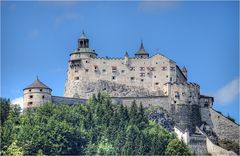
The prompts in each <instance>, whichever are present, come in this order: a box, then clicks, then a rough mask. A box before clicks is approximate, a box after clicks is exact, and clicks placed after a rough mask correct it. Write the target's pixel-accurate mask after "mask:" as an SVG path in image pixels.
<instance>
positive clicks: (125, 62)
mask: <svg viewBox="0 0 240 156" xmlns="http://www.w3.org/2000/svg"><path fill="white" fill-rule="evenodd" d="M124 64H125V65H129V56H128V52H127V51H126V53H125V55H124Z"/></svg>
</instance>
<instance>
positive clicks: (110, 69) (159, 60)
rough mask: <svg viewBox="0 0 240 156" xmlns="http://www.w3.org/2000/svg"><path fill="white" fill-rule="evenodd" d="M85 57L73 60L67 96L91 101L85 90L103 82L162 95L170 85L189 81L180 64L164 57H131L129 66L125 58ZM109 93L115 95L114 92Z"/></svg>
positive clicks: (67, 85) (66, 85) (69, 73)
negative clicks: (89, 86) (178, 66)
mask: <svg viewBox="0 0 240 156" xmlns="http://www.w3.org/2000/svg"><path fill="white" fill-rule="evenodd" d="M78 55H79V58H78ZM81 55H82V54H76V56H73V55H72V56H71V59H70V61H69V67H68V72H67V75H68V77H67V80H66V84H65V92H64V96H66V97H74V95H75V96H78V97H80V98H88V97H89V96H90V95H92V94H90V93H89V92H91V91H88V90H86V89H85V88H86V85H88V84H89V85H91V83H96V82H97V81H99V80H102V81H108V82H113V83H118V84H122V85H126V86H130V87H140V88H144V89H147V90H148V91H149V92H162V90H163V84H164V83H166V82H185V81H186V79H185V78H184V77H183V76H182V75H181V72H180V71H179V68H177V66H176V63H175V62H173V61H171V60H170V59H168V58H166V57H164V56H162V55H160V54H157V55H155V56H153V57H150V58H146V59H143V58H141V59H140V58H129V59H128V61H127V63H126V60H125V59H124V58H119V59H111V58H92V57H89V58H81ZM108 93H109V94H110V95H111V91H109V92H108ZM118 94H120V92H119V93H118ZM158 95H159V94H158ZM113 96H116V95H113ZM120 96H124V95H120ZM129 96H132V95H129Z"/></svg>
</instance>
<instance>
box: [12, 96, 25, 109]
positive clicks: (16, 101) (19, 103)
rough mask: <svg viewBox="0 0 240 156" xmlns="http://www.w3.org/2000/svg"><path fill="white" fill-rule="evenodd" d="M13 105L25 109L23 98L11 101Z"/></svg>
mask: <svg viewBox="0 0 240 156" xmlns="http://www.w3.org/2000/svg"><path fill="white" fill-rule="evenodd" d="M11 104H14V105H20V107H21V108H22V109H23V97H18V98H15V99H13V100H11Z"/></svg>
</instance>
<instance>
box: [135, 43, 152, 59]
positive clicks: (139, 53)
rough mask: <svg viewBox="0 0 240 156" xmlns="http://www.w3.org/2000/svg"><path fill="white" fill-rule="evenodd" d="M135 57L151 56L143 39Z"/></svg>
mask: <svg viewBox="0 0 240 156" xmlns="http://www.w3.org/2000/svg"><path fill="white" fill-rule="evenodd" d="M135 57H136V58H148V57H149V54H148V52H147V51H146V50H145V49H144V46H143V41H141V45H140V48H139V50H138V52H136V53H135Z"/></svg>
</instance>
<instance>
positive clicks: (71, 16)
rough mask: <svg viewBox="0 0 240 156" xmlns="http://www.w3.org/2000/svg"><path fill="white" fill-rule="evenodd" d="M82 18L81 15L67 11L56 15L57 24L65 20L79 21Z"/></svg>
mask: <svg viewBox="0 0 240 156" xmlns="http://www.w3.org/2000/svg"><path fill="white" fill-rule="evenodd" d="M79 19H80V16H79V15H78V14H76V13H73V12H66V13H63V14H61V15H59V16H56V17H55V19H54V20H55V21H54V22H55V24H57V25H59V24H61V23H64V22H69V21H77V20H79Z"/></svg>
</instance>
